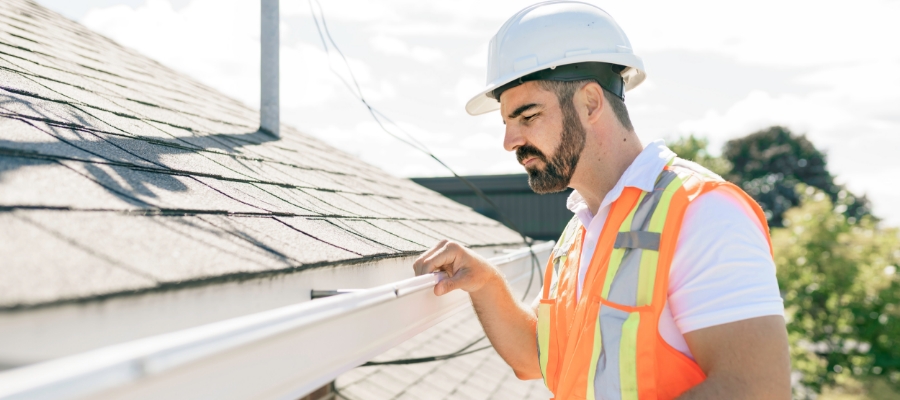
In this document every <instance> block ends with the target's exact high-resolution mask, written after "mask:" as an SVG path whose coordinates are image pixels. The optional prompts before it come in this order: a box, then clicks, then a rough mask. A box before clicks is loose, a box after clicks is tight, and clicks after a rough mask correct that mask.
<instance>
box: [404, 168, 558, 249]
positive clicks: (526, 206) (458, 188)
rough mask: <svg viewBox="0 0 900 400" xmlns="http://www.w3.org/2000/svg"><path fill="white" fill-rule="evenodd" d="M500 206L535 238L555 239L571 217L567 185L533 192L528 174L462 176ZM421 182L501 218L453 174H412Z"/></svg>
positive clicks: (414, 180) (513, 220) (518, 227)
mask: <svg viewBox="0 0 900 400" xmlns="http://www.w3.org/2000/svg"><path fill="white" fill-rule="evenodd" d="M465 178H466V179H467V180H468V181H469V182H471V183H472V184H473V185H475V186H476V187H478V188H479V189H481V191H482V192H484V194H486V195H487V196H488V198H490V199H491V201H492V202H493V203H494V204H495V205H496V206H497V208H499V209H500V212H501V213H502V214H503V216H504V217H506V218H507V219H508V220H509V221H511V222H512V223H513V224H514V225H515V228H517V229H519V230H521V231H522V233H524V234H525V235H526V236H529V237H531V238H534V239H538V240H556V239H557V238H558V237H559V235H560V234H561V233H562V230H563V228H565V227H566V224H567V223H568V222H569V220H570V219H571V218H572V212H571V211H569V210H568V209H567V208H566V199H567V198H568V197H569V193H571V192H572V190H571V189H567V190H565V191H563V192H559V193H551V194H537V193H535V192H534V191H533V190H531V187H530V186H528V175H526V174H512V175H472V176H466V177H465ZM412 180H413V182H416V183H418V184H420V185H422V186H425V187H427V188H429V189H431V190H434V191H436V192H438V193H440V194H443V195H444V196H447V197H449V198H451V199H453V200H454V201H456V202H458V203H460V204H463V205H466V206H469V207H472V209H474V210H475V211H477V212H478V213H480V214H482V215H484V216H487V217H489V218H493V219H495V220H497V221H500V222H505V221H503V219H502V218H501V217H500V215H499V214H498V213H497V211H496V210H495V209H494V208H493V207H491V206H490V205H489V204H488V203H487V202H486V201H484V200H483V199H482V198H480V197H478V196H477V195H476V194H475V193H474V192H473V191H472V189H471V188H470V187H469V186H468V185H466V184H465V183H464V182H462V181H461V180H459V179H458V178H456V177H439V178H412Z"/></svg>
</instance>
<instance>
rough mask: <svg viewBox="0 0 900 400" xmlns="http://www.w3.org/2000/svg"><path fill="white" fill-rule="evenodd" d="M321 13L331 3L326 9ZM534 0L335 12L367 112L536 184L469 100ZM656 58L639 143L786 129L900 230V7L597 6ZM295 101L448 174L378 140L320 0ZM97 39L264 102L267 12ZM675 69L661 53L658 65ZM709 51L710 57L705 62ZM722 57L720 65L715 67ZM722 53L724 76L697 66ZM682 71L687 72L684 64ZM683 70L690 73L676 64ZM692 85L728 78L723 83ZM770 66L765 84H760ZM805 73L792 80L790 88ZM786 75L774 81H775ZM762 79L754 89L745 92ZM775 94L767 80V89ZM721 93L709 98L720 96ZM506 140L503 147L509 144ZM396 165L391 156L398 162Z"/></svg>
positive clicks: (221, 13) (195, 7) (313, 119)
mask: <svg viewBox="0 0 900 400" xmlns="http://www.w3.org/2000/svg"><path fill="white" fill-rule="evenodd" d="M320 1H321V0H320ZM531 3H533V0H502V1H501V0H497V1H483V0H457V1H453V2H423V1H420V0H329V1H326V2H322V7H323V8H324V12H325V16H326V17H327V18H328V27H329V29H330V31H331V33H332V37H333V38H334V39H335V40H336V41H337V42H338V44H339V45H340V47H341V49H342V50H343V51H344V54H345V55H346V56H347V57H348V59H349V62H350V64H351V66H352V69H353V72H354V74H355V75H356V77H357V79H358V80H359V81H360V85H361V86H362V90H363V92H364V93H365V95H366V97H367V98H368V99H369V101H370V103H371V104H373V105H374V106H376V107H377V108H379V109H380V110H382V111H384V112H385V113H387V114H388V115H389V116H391V117H392V118H393V119H394V120H396V121H398V123H400V124H401V126H404V127H408V128H409V130H410V131H412V132H413V133H414V134H416V136H417V137H418V138H419V139H420V140H422V141H423V142H425V143H426V144H427V145H428V146H429V147H430V148H432V149H433V150H434V151H435V152H436V153H437V154H438V155H439V156H441V157H442V158H445V161H446V162H448V163H449V164H450V165H451V166H453V167H454V168H456V169H457V170H459V172H461V173H505V172H521V167H520V166H519V165H518V164H516V163H515V160H514V158H513V157H510V155H509V154H508V153H506V152H505V151H504V150H503V149H502V147H501V146H502V139H496V138H502V134H503V125H502V123H501V122H500V117H499V116H498V115H497V114H488V115H483V116H479V117H470V116H468V115H466V114H465V112H464V111H463V106H464V104H465V102H466V101H468V100H469V99H470V98H471V96H473V95H474V94H475V93H477V92H478V91H479V90H480V89H481V88H482V87H483V84H484V68H485V66H486V61H487V58H486V55H487V42H488V40H489V39H490V37H491V36H492V35H493V34H494V33H495V32H496V30H497V28H499V26H500V25H501V24H502V23H503V21H505V20H506V19H507V18H508V17H509V16H511V15H512V14H513V13H515V12H516V11H518V10H519V9H521V8H522V7H524V6H527V5H529V4H531ZM595 3H596V4H598V5H599V6H601V7H602V8H604V9H606V10H607V11H609V12H610V14H612V15H613V16H614V17H615V18H616V20H617V21H618V22H619V23H620V24H621V26H622V28H623V29H624V30H625V31H626V32H627V33H628V35H629V38H630V39H631V41H632V44H633V47H634V48H635V50H636V52H637V53H638V54H639V55H645V61H647V60H656V61H657V62H656V63H653V62H647V64H646V66H647V69H648V74H649V75H648V76H649V79H648V80H647V81H646V82H645V83H644V84H643V85H642V86H641V87H639V88H638V89H636V90H635V91H632V92H629V94H628V96H627V103H628V104H629V108H630V111H631V115H632V119H633V121H634V124H635V127H636V128H637V130H638V133H639V134H640V135H641V138H642V139H644V140H649V139H652V138H655V137H660V136H662V137H665V136H668V137H671V136H673V135H677V134H683V133H689V132H690V133H700V134H704V135H708V136H710V138H711V139H712V140H713V147H714V148H715V147H716V146H718V145H719V144H721V143H723V142H724V141H725V140H727V139H730V138H733V137H738V136H742V135H745V134H747V133H750V132H752V131H754V130H756V129H759V128H763V127H766V126H768V125H772V124H779V125H786V126H788V127H790V128H791V129H793V130H795V131H796V132H801V133H806V134H808V136H809V137H810V138H811V139H812V141H813V143H814V144H816V145H817V146H819V147H823V148H825V149H826V150H827V151H828V155H829V165H830V168H831V169H832V170H833V171H834V172H835V173H837V175H838V178H839V179H840V180H841V181H842V182H845V183H847V184H848V185H849V186H850V187H851V189H853V190H856V191H859V192H866V193H869V194H870V195H871V198H872V199H873V200H874V202H875V205H876V207H878V208H877V210H878V213H880V214H881V215H884V216H887V217H888V218H889V220H890V221H892V222H893V223H900V211H897V210H895V209H894V208H892V207H889V205H892V204H898V203H900V187H897V188H896V189H894V186H895V185H889V184H885V182H892V181H893V180H896V179H895V178H894V177H896V176H898V175H900V171H898V170H897V168H896V167H894V166H893V164H896V163H895V161H894V160H895V159H896V156H895V155H894V154H893V152H894V151H893V150H892V149H895V148H897V147H898V146H900V109H898V108H897V106H896V105H897V104H900V92H898V91H897V90H896V89H895V88H900V74H897V73H896V72H895V71H898V70H900V46H896V44H895V43H893V42H894V41H895V38H897V37H900V24H896V23H894V21H893V19H894V18H895V17H896V16H897V15H900V2H897V1H888V0H860V1H858V2H854V3H853V4H852V6H848V5H847V3H842V2H837V1H815V0H798V1H793V2H782V1H776V0H759V1H757V2H753V3H734V2H720V1H714V0H686V1H684V2H666V1H661V0H660V1H641V2H618V1H612V0H598V1H595ZM281 8H282V15H283V19H282V26H283V32H282V39H283V40H282V52H281V57H282V65H281V67H282V101H283V115H285V119H286V122H289V123H293V124H295V125H297V126H298V127H299V128H301V129H304V130H306V131H308V132H310V133H311V134H314V135H316V136H318V137H321V138H323V139H324V140H327V141H328V142H329V143H332V144H334V145H335V146H338V147H340V148H341V149H343V150H345V151H348V152H350V153H352V154H357V155H359V156H360V157H361V158H362V159H364V160H365V161H367V162H370V163H373V164H375V165H377V166H379V167H381V168H384V169H385V170H387V171H389V172H390V173H392V174H395V175H401V176H402V175H446V174H447V173H446V171H444V170H442V168H441V167H440V166H438V165H437V164H436V163H434V162H433V161H431V160H429V159H427V158H426V157H424V156H421V155H419V154H418V153H416V152H415V151H413V150H411V149H408V148H406V147H405V145H403V144H400V143H399V142H397V141H396V140H395V139H393V138H390V137H389V136H387V135H386V134H384V133H383V132H381V131H380V129H379V128H378V127H377V126H376V125H375V124H374V122H372V121H371V117H370V116H369V115H368V113H367V112H366V110H365V108H363V107H362V106H361V105H360V104H359V102H358V101H357V100H356V99H354V98H353V96H352V95H351V94H350V92H349V91H348V90H347V88H346V87H344V84H343V83H341V81H340V80H339V79H338V78H336V77H335V76H334V75H333V74H332V72H331V71H330V69H329V65H330V66H331V68H332V69H334V70H336V71H338V73H339V74H340V75H341V76H344V77H346V78H349V73H348V71H347V70H346V68H345V67H344V66H343V61H342V60H341V59H339V58H337V55H336V54H331V55H326V54H325V52H324V51H323V50H322V49H321V47H320V46H321V45H320V41H319V36H318V34H317V32H316V29H315V25H314V23H313V21H312V19H311V15H310V11H309V5H308V3H307V1H283V2H282V3H281ZM82 22H83V23H84V24H85V25H87V26H88V27H90V28H92V29H95V30H97V31H99V32H100V33H102V34H105V35H108V36H110V37H112V38H113V39H115V40H117V41H119V42H121V43H123V44H125V45H126V46H129V47H132V48H135V49H137V50H138V51H140V52H142V53H144V54H147V55H149V56H150V57H152V58H154V59H156V60H158V61H160V62H162V63H163V64H165V65H168V66H171V67H174V68H175V69H177V70H180V71H183V72H185V73H186V74H188V75H190V76H192V77H194V78H196V79H198V80H200V81H201V82H203V83H206V84H208V85H210V86H212V87H214V88H216V89H218V90H220V91H222V92H224V93H226V94H228V95H230V96H233V97H235V98H238V99H239V100H241V101H243V102H245V103H247V104H249V105H253V106H255V105H256V104H258V96H259V77H258V74H259V65H258V64H259V3H258V2H256V1H246V0H193V1H192V2H191V3H190V4H188V5H187V6H185V7H183V8H181V9H179V10H174V9H173V8H172V6H171V5H170V4H169V2H168V1H166V0H148V1H147V2H146V3H145V4H143V5H141V6H138V7H136V8H131V7H125V6H119V7H111V8H104V9H94V10H92V11H91V12H89V13H88V14H87V15H86V16H85V17H84V18H83V20H82ZM659 54H666V57H661V58H660V57H657V58H654V57H653V56H654V55H659ZM698 54H699V55H702V56H703V57H706V58H703V57H700V58H698V57H696V55H698ZM707 56H708V57H707ZM695 59H696V60H701V59H704V60H705V59H715V60H719V61H717V62H718V64H717V66H716V67H715V68H716V69H715V70H707V69H705V68H709V67H708V66H707V65H705V64H699V63H698V65H696V67H693V66H691V65H689V62H686V61H690V60H695ZM679 63H680V64H679ZM676 64H677V65H676ZM685 71H697V72H696V73H695V74H694V76H693V77H691V78H690V79H703V78H704V77H706V76H709V77H712V78H715V79H714V81H715V82H716V84H715V85H706V86H703V85H701V84H698V83H695V82H692V81H691V80H690V79H689V78H687V77H683V76H682V74H683V73H684V72H685ZM757 72H759V74H758V79H759V83H752V82H756V81H752V80H748V78H751V77H750V76H749V75H753V74H756V73H757ZM782 73H784V74H787V73H790V74H791V75H790V77H789V78H788V77H786V78H783V79H780V80H779V79H778V77H783V76H787V75H780V74H782ZM768 78H772V79H774V80H776V81H777V82H775V83H771V80H769V81H766V79H768ZM749 81H752V82H751V83H747V82H749ZM764 81H765V82H770V83H769V84H768V85H767V84H765V83H764ZM716 85H718V86H721V87H711V86H716ZM495 139H496V140H495ZM385 155H389V156H385Z"/></svg>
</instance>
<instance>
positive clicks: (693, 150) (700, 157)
mask: <svg viewBox="0 0 900 400" xmlns="http://www.w3.org/2000/svg"><path fill="white" fill-rule="evenodd" d="M708 146H709V140H706V139H704V138H700V137H696V136H694V135H690V136H687V137H682V138H680V139H678V140H676V141H675V142H673V143H671V144H669V149H670V150H672V151H673V152H675V154H678V156H679V157H681V158H683V159H685V160H691V161H693V162H695V163H697V164H700V165H702V166H703V167H705V168H706V169H708V170H710V171H712V172H715V173H716V174H719V175H720V176H723V177H724V176H726V175H727V174H728V173H730V172H731V169H732V166H731V163H730V162H728V160H726V159H724V158H722V157H714V156H712V155H711V154H710V153H709V151H708V150H707V147H708Z"/></svg>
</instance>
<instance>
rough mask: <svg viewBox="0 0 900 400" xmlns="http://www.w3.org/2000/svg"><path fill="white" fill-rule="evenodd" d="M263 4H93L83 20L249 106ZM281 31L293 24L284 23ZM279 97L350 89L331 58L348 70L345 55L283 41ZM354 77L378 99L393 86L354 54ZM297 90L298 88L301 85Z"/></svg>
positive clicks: (298, 99) (295, 98)
mask: <svg viewBox="0 0 900 400" xmlns="http://www.w3.org/2000/svg"><path fill="white" fill-rule="evenodd" d="M259 12H260V10H259V5H258V3H256V2H247V1H240V0H194V1H193V2H191V3H190V4H188V5H187V6H186V7H184V8H183V9H181V10H179V11H175V10H174V9H173V8H172V6H171V4H170V3H169V1H167V0H148V1H147V2H146V3H145V4H144V5H141V6H139V7H136V8H131V7H127V6H115V7H110V8H105V9H94V10H91V11H90V12H88V13H87V14H86V15H85V17H84V18H83V19H82V21H81V22H82V23H83V24H85V25H86V26H88V27H89V28H91V29H93V30H95V31H97V32H99V33H102V34H104V35H107V36H110V37H112V38H114V39H115V40H116V41H118V42H120V43H122V44H124V45H125V46H128V47H131V48H134V49H137V50H138V51H140V52H142V53H144V54H146V55H148V56H150V57H151V58H153V59H155V60H157V61H160V62H161V63H163V64H165V65H167V66H169V67H172V68H174V69H176V70H179V71H181V72H183V73H185V74H187V75H189V76H191V77H193V78H195V79H198V80H199V81H201V82H203V83H205V84H208V85H210V86H212V87H214V88H217V89H218V90H221V91H222V92H224V93H225V94H227V95H229V96H232V97H235V98H237V99H239V100H241V101H242V102H244V103H245V104H248V105H250V106H252V107H258V105H259V48H260V47H259V18H260V17H259ZM282 28H283V29H282V31H283V32H282V36H284V35H285V33H284V31H285V30H289V29H290V26H288V25H286V24H283V25H282ZM280 53H281V54H280V57H281V71H282V74H281V83H282V90H281V99H282V103H283V105H284V106H285V107H288V108H290V107H299V106H311V105H316V104H320V103H322V102H327V101H330V100H333V99H335V98H336V94H337V93H338V92H339V91H345V90H346V89H345V88H344V87H343V84H342V83H341V82H340V81H339V80H338V79H337V78H336V77H335V76H333V75H332V73H331V72H330V71H329V68H328V65H329V64H328V63H329V62H330V63H331V65H332V66H333V68H334V69H336V70H338V71H339V72H340V73H341V74H342V75H343V76H349V75H348V74H347V72H346V68H344V66H343V61H342V60H341V59H340V58H339V57H338V56H337V54H332V55H331V56H329V55H326V54H325V52H324V51H323V50H321V49H320V48H319V47H318V46H317V43H304V42H300V43H294V44H285V43H284V41H282V46H281V52H280ZM348 61H349V63H350V65H351V67H352V68H353V72H354V74H355V75H356V78H357V79H358V80H359V81H360V83H361V84H362V85H363V86H364V88H365V89H366V93H367V95H369V96H371V97H373V98H385V97H389V96H391V95H393V94H394V93H392V92H391V88H390V85H389V84H387V83H378V84H375V85H372V83H373V82H372V81H373V79H372V74H371V72H370V69H369V67H368V66H367V64H366V63H364V62H362V61H361V60H359V59H355V58H353V57H350V58H349V60H348ZM296 88H301V89H300V90H297V89H296Z"/></svg>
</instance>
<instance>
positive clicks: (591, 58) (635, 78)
mask: <svg viewBox="0 0 900 400" xmlns="http://www.w3.org/2000/svg"><path fill="white" fill-rule="evenodd" d="M583 62H603V63H609V64H618V65H623V66H626V67H628V68H627V69H625V70H624V71H622V77H623V78H625V91H626V92H627V91H629V90H631V89H634V88H635V87H637V86H638V85H640V84H641V82H643V81H644V79H646V77H647V75H646V73H644V63H643V61H642V60H641V58H640V57H638V56H636V55H634V54H633V53H611V54H610V53H605V54H585V55H582V56H577V57H567V58H564V59H562V60H557V61H556V62H551V63H546V64H543V65H538V66H535V67H532V68H528V69H523V70H522V71H516V74H515V75H513V76H507V77H505V78H503V79H499V80H496V81H494V82H491V84H489V85H488V86H487V87H485V88H484V89H483V90H482V91H481V92H480V93H479V94H477V95H475V96H474V97H472V99H471V100H469V101H468V102H467V103H466V112H467V113H469V115H481V114H485V113H489V112H491V111H496V110H499V109H500V101H499V100H495V99H494V98H492V97H490V93H491V92H493V91H494V90H495V89H497V88H499V87H500V86H503V85H506V84H507V83H510V82H512V81H514V80H516V79H519V78H521V77H523V76H525V75H529V74H532V73H535V72H538V71H541V70H544V69H547V68H554V67H557V66H560V65H566V64H576V63H583Z"/></svg>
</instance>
